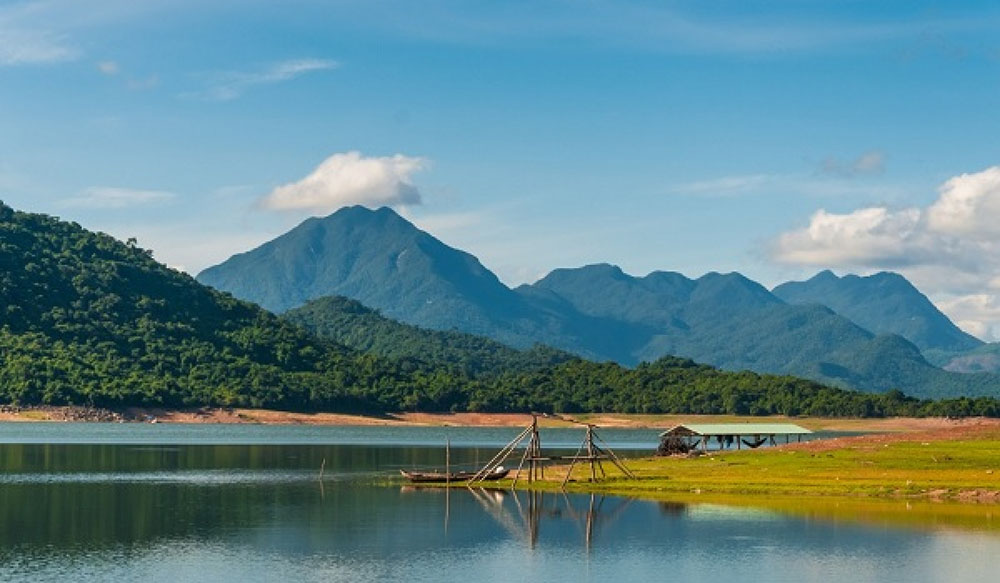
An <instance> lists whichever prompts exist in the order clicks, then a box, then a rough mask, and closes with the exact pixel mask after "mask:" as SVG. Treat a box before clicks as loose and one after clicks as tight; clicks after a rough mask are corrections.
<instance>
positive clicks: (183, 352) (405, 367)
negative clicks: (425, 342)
mask: <svg viewBox="0 0 1000 583" xmlns="http://www.w3.org/2000/svg"><path fill="white" fill-rule="evenodd" d="M416 369H417V367H416V366H415V365H414V364H413V363H405V362H396V361H390V360H388V359H380V358H377V357H375V356H372V355H362V354H360V353H358V352H356V351H353V350H349V349H347V348H345V347H342V346H340V345H337V344H335V343H333V342H328V341H322V340H319V339H317V338H315V337H313V336H312V335H310V334H308V333H307V332H305V331H303V330H301V329H300V328H298V327H297V326H294V325H291V324H288V323H286V322H284V321H282V320H280V319H279V318H278V317H277V316H274V315H272V314H270V313H268V312H266V311H264V310H263V309H261V308H259V307H258V306H256V305H254V304H251V303H247V302H242V301H239V300H236V299H234V298H232V297H230V296H228V295H225V294H222V293H219V292H216V291H213V290H211V289H209V288H207V287H204V286H202V285H200V284H198V283H197V282H196V281H195V280H194V279H193V278H191V277H189V276H187V275H185V274H182V273H179V272H177V271H174V270H171V269H169V268H167V267H165V266H163V265H161V264H159V263H157V262H156V261H154V260H153V259H152V257H151V256H150V254H149V253H148V252H146V251H144V250H142V249H139V248H136V247H134V246H129V245H125V244H123V243H121V242H119V241H117V240H115V239H113V238H112V237H109V236H107V235H103V234H97V233H91V232H88V231H86V230H84V229H83V228H81V227H80V226H79V225H76V224H74V223H67V222H62V221H59V220H57V219H55V218H52V217H48V216H44V215H37V214H28V213H22V212H15V211H13V210H12V209H11V208H9V207H7V206H5V205H3V204H2V203H0V401H8V402H10V401H13V402H19V403H53V404H63V403H76V404H84V403H85V404H95V405H100V406H109V407H116V406H125V405H167V406H185V405H207V404H214V405H239V406H256V407H277V408H291V409H337V410H354V409H384V408H387V407H392V406H394V405H395V404H396V403H395V402H393V401H392V399H395V398H398V393H397V392H396V391H390V390H385V389H386V387H388V386H391V387H399V388H400V390H403V389H404V388H405V391H406V392H410V393H414V392H415V393H421V392H423V391H428V392H430V393H433V392H434V391H438V390H454V387H455V386H456V385H457V384H459V383H457V382H454V379H449V378H447V377H446V375H445V378H435V375H434V374H433V372H432V373H429V374H428V373H426V371H424V372H421V371H419V370H416ZM445 387H447V388H445ZM383 394H384V395H385V396H386V397H387V399H389V400H385V399H383V398H382V397H383Z"/></svg>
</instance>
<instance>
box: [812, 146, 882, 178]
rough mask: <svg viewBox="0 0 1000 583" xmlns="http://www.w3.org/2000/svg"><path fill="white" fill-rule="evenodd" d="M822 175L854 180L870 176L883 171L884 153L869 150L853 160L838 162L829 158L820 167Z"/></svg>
mask: <svg viewBox="0 0 1000 583" xmlns="http://www.w3.org/2000/svg"><path fill="white" fill-rule="evenodd" d="M819 170H820V172H821V173H822V174H830V175H833V176H841V177H844V178H854V177H856V176H871V175H876V174H881V173H882V172H884V171H885V153H884V152H882V151H879V150H871V151H869V152H865V153H864V154H861V155H860V156H858V157H857V158H855V159H854V160H846V161H844V160H838V159H837V158H834V157H830V158H827V159H826V160H824V161H823V163H822V164H821V165H820V169H819Z"/></svg>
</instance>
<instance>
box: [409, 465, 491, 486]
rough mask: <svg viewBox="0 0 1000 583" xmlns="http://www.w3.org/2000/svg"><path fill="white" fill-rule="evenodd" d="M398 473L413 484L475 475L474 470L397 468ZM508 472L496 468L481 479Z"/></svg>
mask: <svg viewBox="0 0 1000 583" xmlns="http://www.w3.org/2000/svg"><path fill="white" fill-rule="evenodd" d="M399 473H400V474H403V477H404V478H406V479H407V480H408V481H409V482H411V483H413V484H444V483H445V482H466V481H468V480H471V479H472V478H474V477H475V475H476V472H451V473H450V474H447V473H445V472H410V471H407V470H399ZM509 473H510V470H508V469H502V468H498V469H496V470H494V471H492V472H490V473H488V474H486V475H485V476H484V477H483V480H489V481H495V480H502V479H504V478H506V477H507V474H509Z"/></svg>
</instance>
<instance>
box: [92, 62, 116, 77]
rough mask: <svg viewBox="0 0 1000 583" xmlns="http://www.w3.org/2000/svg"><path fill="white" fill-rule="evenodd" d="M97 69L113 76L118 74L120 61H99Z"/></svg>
mask: <svg viewBox="0 0 1000 583" xmlns="http://www.w3.org/2000/svg"><path fill="white" fill-rule="evenodd" d="M97 70H98V71H100V72H101V73H102V74H104V75H108V76H111V75H117V74H118V71H119V70H120V68H119V67H118V63H116V62H114V61H101V62H99V63H97Z"/></svg>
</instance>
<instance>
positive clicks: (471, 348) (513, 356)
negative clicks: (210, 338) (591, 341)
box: [283, 296, 576, 377]
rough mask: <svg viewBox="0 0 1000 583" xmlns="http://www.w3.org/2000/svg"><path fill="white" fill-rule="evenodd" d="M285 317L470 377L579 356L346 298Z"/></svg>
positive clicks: (366, 348) (369, 348)
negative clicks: (424, 321) (420, 320)
mask: <svg viewBox="0 0 1000 583" xmlns="http://www.w3.org/2000/svg"><path fill="white" fill-rule="evenodd" d="M283 317H284V318H285V319H286V320H288V321H289V322H292V323H293V324H297V325H299V326H302V327H303V328H305V329H306V330H309V331H310V332H312V333H314V334H316V335H317V336H319V337H321V338H327V339H330V340H334V341H336V342H339V343H341V344H344V345H346V346H348V347H350V348H354V349H356V350H360V351H362V352H372V353H375V354H377V355H379V356H385V357H390V358H412V359H419V360H422V361H424V362H426V363H429V364H432V365H434V366H441V367H444V368H447V369H449V370H452V371H457V372H460V373H462V374H464V375H467V376H470V377H484V376H500V375H501V374H504V373H520V372H528V371H536V370H540V369H543V368H545V367H548V366H551V365H554V364H559V363H562V362H566V361H568V360H573V359H575V358H576V357H575V356H573V355H571V354H569V353H567V352H563V351H561V350H556V349H554V348H549V347H548V346H544V345H540V344H539V345H535V346H533V347H532V348H529V349H527V350H518V349H515V348H511V347H509V346H507V345H505V344H501V343H499V342H496V341H495V340H490V339H489V338H485V337H482V336H475V335H472V334H466V333H464V332H458V331H455V330H451V331H439V330H427V329H424V328H419V327H417V326H411V325H409V324H403V323H401V322H397V321H396V320H392V319H390V318H386V317H385V316H383V315H382V314H380V313H379V312H378V311H376V310H373V309H370V308H367V307H365V306H364V305H362V304H361V302H358V301H355V300H352V299H349V298H345V297H342V296H330V297H325V298H320V299H318V300H313V301H311V302H309V303H307V304H306V305H304V306H302V307H299V308H296V309H294V310H291V311H289V312H286V313H285V314H284V315H283Z"/></svg>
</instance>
